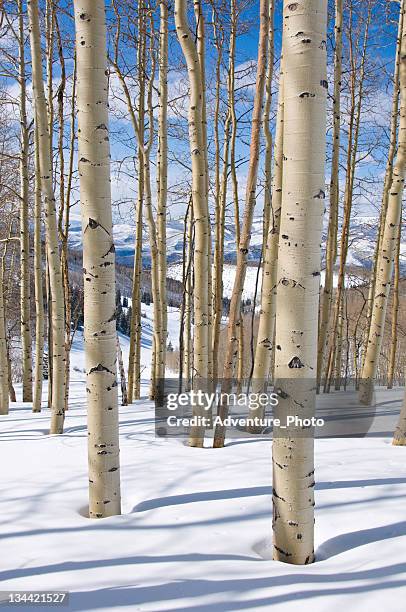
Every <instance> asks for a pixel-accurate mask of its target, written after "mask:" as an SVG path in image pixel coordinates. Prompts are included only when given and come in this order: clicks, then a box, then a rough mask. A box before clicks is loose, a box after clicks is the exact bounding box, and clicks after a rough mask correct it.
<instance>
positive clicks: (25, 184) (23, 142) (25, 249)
mask: <svg viewBox="0 0 406 612" xmlns="http://www.w3.org/2000/svg"><path fill="white" fill-rule="evenodd" d="M17 7H18V24H19V41H18V42H19V75H18V79H19V84H20V147H21V154H20V155H21V157H20V266H21V280H20V316H21V345H22V353H23V354H22V371H23V380H22V383H23V402H32V341H31V291H30V232H29V226H28V215H29V210H28V205H29V178H28V148H29V143H28V136H29V134H28V122H27V91H26V71H25V46H24V43H25V26H24V13H23V3H22V0H18V4H17Z"/></svg>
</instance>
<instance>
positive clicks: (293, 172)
mask: <svg viewBox="0 0 406 612" xmlns="http://www.w3.org/2000/svg"><path fill="white" fill-rule="evenodd" d="M283 18H284V24H283V89H284V130H283V132H284V134H283V152H284V164H283V188H282V211H281V226H280V239H279V254H278V282H277V311H276V312H277V315H276V353H275V387H276V389H278V393H279V404H278V406H277V408H276V411H275V412H276V416H277V417H279V418H281V421H282V423H283V422H284V421H285V417H286V415H293V414H298V416H299V417H301V418H307V417H309V416H310V417H311V416H312V415H314V411H315V403H316V368H317V332H318V316H317V314H318V303H319V284H320V268H321V249H320V244H321V238H322V229H323V214H324V198H325V176H324V172H325V154H326V98H327V80H326V73H327V70H326V59H327V58H326V26H327V0H307V1H306V2H305V1H304V0H300V1H298V2H294V3H292V2H291V0H285V1H284V3H283ZM298 305H300V307H298ZM272 446H273V457H272V462H273V547H274V558H275V559H276V560H279V561H284V562H287V563H293V564H307V563H311V562H312V561H313V560H314V507H313V506H314V502H313V497H314V493H313V491H314V440H313V437H312V431H311V430H310V429H309V430H308V431H307V432H306V433H304V432H303V431H302V430H301V431H300V433H299V428H297V427H296V428H295V427H292V428H291V429H289V430H287V431H286V436H284V437H279V436H278V434H276V433H275V432H274V439H273V445H272Z"/></svg>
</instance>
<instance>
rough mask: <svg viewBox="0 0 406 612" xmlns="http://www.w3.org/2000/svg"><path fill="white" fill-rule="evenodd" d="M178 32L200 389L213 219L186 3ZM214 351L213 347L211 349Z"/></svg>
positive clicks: (178, 13) (180, 3) (198, 436)
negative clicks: (185, 80) (184, 74)
mask: <svg viewBox="0 0 406 612" xmlns="http://www.w3.org/2000/svg"><path fill="white" fill-rule="evenodd" d="M175 24H176V31H177V35H178V39H179V42H180V45H181V47H182V51H183V54H184V56H185V60H186V64H187V70H188V75H189V83H190V102H189V141H190V152H191V158H192V202H193V218H194V228H195V243H194V273H195V277H194V278H195V284H194V345H193V370H194V372H193V376H194V381H195V383H196V384H197V385H199V384H201V381H206V380H207V378H208V375H209V340H210V334H209V325H210V320H209V319H210V317H209V296H210V276H211V275H210V262H209V259H210V258H209V253H210V246H209V240H210V219H209V208H208V199H207V168H206V150H205V143H206V138H205V134H204V129H203V117H202V107H203V104H204V94H203V84H202V71H201V66H200V60H199V55H198V52H197V48H196V44H195V42H194V40H193V38H194V34H192V32H191V31H190V29H189V24H188V20H187V2H186V0H175ZM210 348H211V347H210ZM203 435H204V432H203V431H202V430H201V428H198V429H197V430H195V431H192V433H191V438H190V440H189V444H190V445H191V446H203Z"/></svg>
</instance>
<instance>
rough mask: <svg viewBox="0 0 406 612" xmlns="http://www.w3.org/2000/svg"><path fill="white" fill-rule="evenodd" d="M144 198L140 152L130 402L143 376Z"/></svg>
mask: <svg viewBox="0 0 406 612" xmlns="http://www.w3.org/2000/svg"><path fill="white" fill-rule="evenodd" d="M143 200H144V173H143V172H142V155H141V154H140V151H139V154H138V198H137V204H136V211H135V223H136V228H135V250H134V266H133V286H132V297H131V328H130V350H129V358H128V403H129V404H131V403H132V402H133V400H137V399H140V376H141V364H140V357H141V331H142V327H141V272H142V258H141V253H142V212H143Z"/></svg>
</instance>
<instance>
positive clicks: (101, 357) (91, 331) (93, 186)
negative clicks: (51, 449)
mask: <svg viewBox="0 0 406 612" xmlns="http://www.w3.org/2000/svg"><path fill="white" fill-rule="evenodd" d="M74 8H75V25H76V50H77V108H78V142H79V178H80V200H81V212H82V231H83V268H84V308H85V312H84V316H85V330H84V336H85V351H86V376H87V409H88V453H89V516H90V517H91V518H99V517H106V516H112V515H115V514H120V512H121V503H120V467H119V435H118V433H119V432H118V393H117V367H116V359H117V347H116V342H117V336H116V315H115V308H116V305H115V298H116V291H115V255H114V251H115V249H114V242H113V232H112V211H111V191H110V146H109V132H108V83H107V57H106V23H105V6H104V0H75V2H74Z"/></svg>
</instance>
